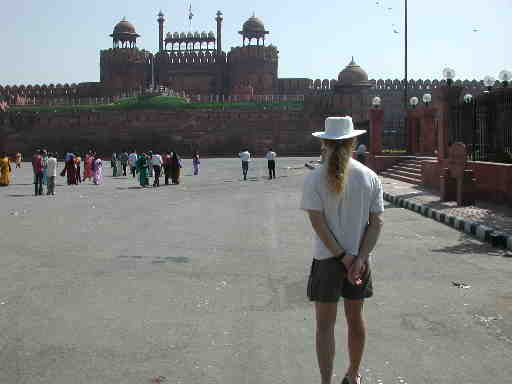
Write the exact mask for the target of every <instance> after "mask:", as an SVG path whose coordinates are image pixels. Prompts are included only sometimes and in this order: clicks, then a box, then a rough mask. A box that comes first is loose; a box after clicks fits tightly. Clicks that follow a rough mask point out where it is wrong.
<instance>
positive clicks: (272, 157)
mask: <svg viewBox="0 0 512 384" xmlns="http://www.w3.org/2000/svg"><path fill="white" fill-rule="evenodd" d="M265 157H266V158H267V160H275V159H276V157H277V154H276V153H275V152H272V151H268V152H267V154H266V155H265Z"/></svg>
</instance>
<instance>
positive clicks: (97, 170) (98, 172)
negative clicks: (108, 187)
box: [92, 157, 103, 185]
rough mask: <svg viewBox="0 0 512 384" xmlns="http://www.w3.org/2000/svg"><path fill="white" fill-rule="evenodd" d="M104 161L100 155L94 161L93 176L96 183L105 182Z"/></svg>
mask: <svg viewBox="0 0 512 384" xmlns="http://www.w3.org/2000/svg"><path fill="white" fill-rule="evenodd" d="M102 168H103V163H102V161H101V159H100V158H99V157H96V158H95V159H94V162H93V168H92V172H93V176H92V181H93V183H94V184H95V185H100V184H103V169H102Z"/></svg>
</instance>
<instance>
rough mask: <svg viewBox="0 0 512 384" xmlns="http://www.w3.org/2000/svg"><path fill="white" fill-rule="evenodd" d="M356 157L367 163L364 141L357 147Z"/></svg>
mask: <svg viewBox="0 0 512 384" xmlns="http://www.w3.org/2000/svg"><path fill="white" fill-rule="evenodd" d="M356 158H357V161H359V162H360V163H361V164H365V165H366V145H364V144H363V143H361V144H359V146H358V147H357V149H356Z"/></svg>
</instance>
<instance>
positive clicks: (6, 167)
mask: <svg viewBox="0 0 512 384" xmlns="http://www.w3.org/2000/svg"><path fill="white" fill-rule="evenodd" d="M11 172H12V169H11V163H10V161H9V157H8V156H7V154H6V153H5V152H4V153H2V154H1V155H0V186H2V187H7V186H8V185H9V184H11Z"/></svg>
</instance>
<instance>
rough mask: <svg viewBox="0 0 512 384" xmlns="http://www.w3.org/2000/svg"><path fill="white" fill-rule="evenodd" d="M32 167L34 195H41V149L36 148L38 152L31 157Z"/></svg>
mask: <svg viewBox="0 0 512 384" xmlns="http://www.w3.org/2000/svg"><path fill="white" fill-rule="evenodd" d="M32 168H33V170H34V176H35V181H34V185H35V195H36V196H41V195H42V194H43V172H44V166H43V151H41V150H38V152H37V153H36V154H35V155H34V157H33V158H32Z"/></svg>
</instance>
